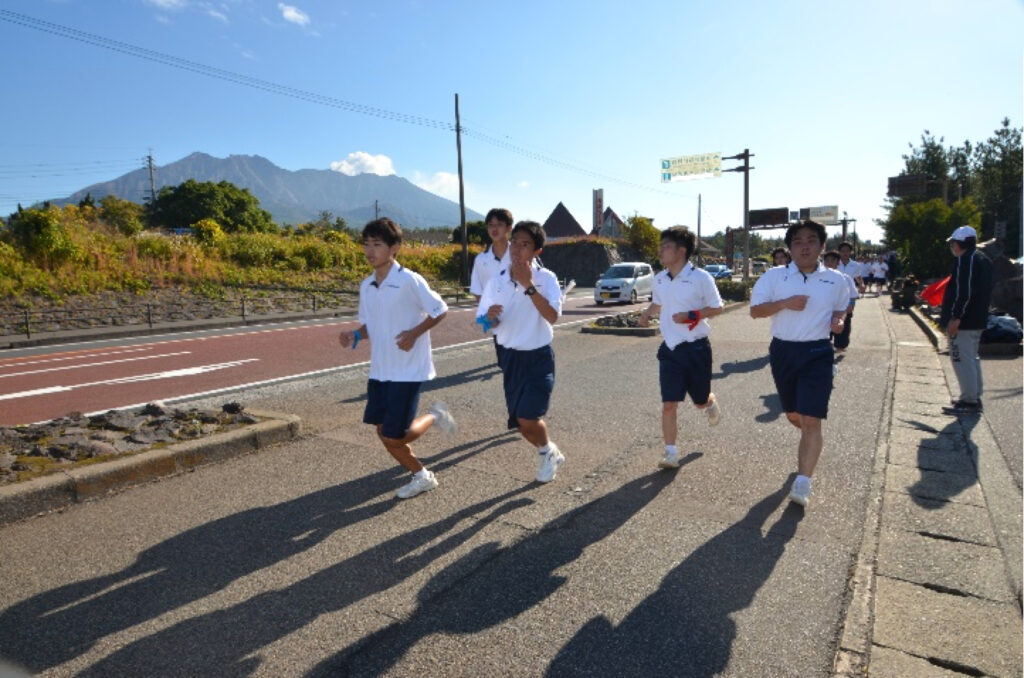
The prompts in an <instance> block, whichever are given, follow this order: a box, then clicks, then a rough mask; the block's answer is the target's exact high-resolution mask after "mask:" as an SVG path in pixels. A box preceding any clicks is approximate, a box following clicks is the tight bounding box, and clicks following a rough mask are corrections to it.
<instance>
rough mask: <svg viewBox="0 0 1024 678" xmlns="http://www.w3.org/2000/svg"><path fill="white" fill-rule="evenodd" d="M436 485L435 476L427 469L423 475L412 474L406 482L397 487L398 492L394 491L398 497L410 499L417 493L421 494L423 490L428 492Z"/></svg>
mask: <svg viewBox="0 0 1024 678" xmlns="http://www.w3.org/2000/svg"><path fill="white" fill-rule="evenodd" d="M435 487H437V478H435V477H434V474H433V473H431V472H430V471H427V475H425V476H413V477H412V480H410V481H409V482H408V483H407V484H405V485H403V486H402V487H400V488H398V492H395V496H396V497H398V498H399V499H411V498H412V497H415V496H416V495H417V494H423V493H424V492H430V491H431V490H432V489H434V488H435Z"/></svg>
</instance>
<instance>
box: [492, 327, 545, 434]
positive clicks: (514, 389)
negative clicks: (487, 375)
mask: <svg viewBox="0 0 1024 678" xmlns="http://www.w3.org/2000/svg"><path fill="white" fill-rule="evenodd" d="M498 357H499V358H500V360H501V363H500V364H501V371H502V373H503V375H504V377H505V407H506V408H508V427H509V428H519V421H518V420H519V419H530V420H537V419H540V418H541V417H543V416H544V415H545V414H547V411H548V405H549V404H550V403H551V392H552V391H553V390H554V389H555V352H554V351H552V350H551V346H550V345H548V346H541V347H540V348H535V349H533V350H532V351H518V350H516V349H513V348H505V347H504V346H502V347H501V349H500V351H499V353H498Z"/></svg>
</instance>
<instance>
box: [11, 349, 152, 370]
mask: <svg viewBox="0 0 1024 678" xmlns="http://www.w3.org/2000/svg"><path fill="white" fill-rule="evenodd" d="M145 350H146V349H145V348H128V349H124V350H122V351H101V352H99V353H92V352H90V351H82V352H81V353H75V355H66V356H63V357H60V358H56V357H54V358H46V359H45V360H22V359H21V358H9V359H7V360H0V368H4V367H22V366H24V365H41V364H46V363H59V362H66V361H68V360H82V359H85V358H100V357H102V356H107V355H119V354H121V353H138V352H139V351H145Z"/></svg>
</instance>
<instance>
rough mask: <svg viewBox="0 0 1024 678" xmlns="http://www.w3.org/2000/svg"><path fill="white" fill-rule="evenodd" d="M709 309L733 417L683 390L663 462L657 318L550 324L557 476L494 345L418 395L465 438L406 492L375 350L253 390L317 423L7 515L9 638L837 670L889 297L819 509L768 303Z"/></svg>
mask: <svg viewBox="0 0 1024 678" xmlns="http://www.w3.org/2000/svg"><path fill="white" fill-rule="evenodd" d="M712 324H713V327H714V334H713V335H712V345H713V350H714V357H715V362H714V369H715V381H714V384H713V388H714V391H715V392H716V393H717V394H718V396H719V398H720V403H721V405H722V407H723V410H724V415H725V416H724V419H723V421H722V423H721V425H720V426H719V427H717V428H714V429H711V428H709V427H708V425H707V423H706V421H705V420H704V417H703V415H702V414H700V413H698V412H696V411H695V410H694V409H693V408H692V407H690V406H688V405H684V406H683V407H682V408H681V412H680V430H681V433H682V435H681V440H680V446H681V450H682V451H683V452H684V454H685V461H686V463H685V464H684V465H683V467H682V468H680V469H678V470H677V471H673V472H665V471H657V470H656V468H655V465H656V462H657V460H658V458H659V456H660V453H661V440H660V437H661V436H660V403H659V402H658V400H659V398H658V384H657V364H656V360H655V357H654V356H655V351H656V349H657V346H658V343H659V341H660V340H659V339H657V338H633V337H628V338H625V337H612V336H598V335H584V334H580V333H578V332H577V331H576V330H574V329H569V330H565V331H559V332H557V333H556V339H555V342H554V348H555V353H556V364H557V384H556V390H555V395H554V399H553V403H552V409H551V411H550V413H549V417H548V422H549V425H550V430H551V435H552V438H553V440H555V441H556V442H557V443H558V444H559V445H560V447H561V448H562V450H563V452H565V454H566V457H567V461H566V465H565V466H564V467H563V469H562V471H561V472H560V473H559V476H558V478H557V479H556V480H555V481H554V482H553V483H551V484H548V485H543V486H541V485H538V484H536V483H534V482H532V479H533V476H534V473H535V468H536V453H535V452H534V450H533V449H532V448H530V447H529V446H528V445H527V444H526V443H524V442H523V441H522V440H521V439H519V438H518V437H517V436H515V435H512V434H510V433H507V432H506V431H505V429H504V423H505V414H504V411H503V406H502V396H501V391H500V381H501V378H500V374H499V373H498V371H497V369H496V368H495V367H494V365H493V355H494V354H493V349H492V348H491V346H490V345H489V344H487V343H480V344H475V345H470V346H465V347H463V348H459V349H455V350H451V351H447V352H444V353H440V354H438V355H437V356H436V357H435V362H436V364H437V368H438V372H439V378H438V379H437V380H435V381H434V382H432V383H431V384H430V385H429V386H428V388H427V390H426V392H425V393H424V396H423V398H422V402H423V403H424V405H425V404H427V403H429V402H431V401H432V400H433V399H441V400H444V401H446V402H447V403H448V405H449V406H450V408H451V410H452V412H453V413H454V415H455V417H456V419H457V420H458V422H459V424H460V430H459V433H458V434H457V436H456V438H455V439H454V440H453V441H448V440H446V439H444V438H443V437H442V436H441V435H440V434H439V433H436V432H430V433H428V434H427V435H426V436H425V437H424V438H423V439H422V440H421V441H419V442H418V443H417V444H416V449H417V451H418V453H419V454H420V455H421V456H422V457H423V458H424V459H425V460H426V462H427V463H428V465H429V466H430V467H431V468H432V469H433V470H434V471H435V472H436V474H437V477H438V479H439V480H440V483H441V485H440V487H439V488H438V489H437V490H436V491H434V492H432V493H430V494H427V495H424V496H422V497H418V498H416V499H414V500H410V501H407V502H398V501H397V500H395V499H393V493H394V490H395V489H396V488H397V487H398V486H399V485H400V484H402V483H403V482H404V477H403V474H402V473H400V472H399V470H398V469H397V468H396V467H395V465H394V463H393V462H392V461H391V460H390V458H389V457H387V455H386V454H385V452H384V451H383V449H381V446H380V444H379V442H377V441H376V439H375V437H374V435H373V434H372V432H371V430H369V427H367V426H365V425H363V424H361V423H360V420H361V415H362V408H363V404H364V397H365V395H364V394H365V371H364V370H362V369H352V370H348V371H343V372H338V373H335V374H330V375H323V376H320V377H316V378H310V379H304V380H301V381H293V382H288V383H283V384H277V385H273V386H266V387H261V388H254V389H251V390H249V391H247V392H245V393H243V394H236V395H234V396H232V397H233V399H238V400H241V401H242V402H244V403H246V404H247V405H249V406H251V407H259V408H264V409H278V410H284V411H290V412H294V413H297V414H300V415H301V416H302V417H303V421H304V425H305V427H306V428H305V431H306V435H305V437H304V438H303V439H302V440H300V441H298V442H296V443H292V444H289V445H286V446H282V447H278V448H274V449H271V450H267V451H264V452H261V453H259V454H256V455H252V456H249V457H244V458H238V459H235V460H232V461H229V462H226V463H223V464H219V465H215V466H211V467H206V468H203V469H201V470H200V471H198V472H195V473H190V474H186V475H182V476H177V477H174V478H170V479H167V480H165V481H161V482H158V483H152V484H148V485H145V486H140V487H136V488H134V489H131V490H128V491H125V492H122V493H119V494H117V495H114V496H111V497H109V498H107V499H104V500H103V501H98V502H92V503H86V504H81V505H76V506H74V507H72V508H70V509H68V510H66V511H64V512H62V513H60V514H52V515H47V516H42V517H38V518H35V519H32V520H29V521H25V522H22V523H19V524H15V525H11V526H8V527H6V528H3V530H2V532H0V562H3V563H4V577H3V579H2V583H0V655H3V656H5V657H6V658H8V659H13V660H15V661H17V662H19V663H22V664H24V665H26V666H28V667H29V668H30V669H32V670H33V671H36V672H40V673H41V675H53V676H58V675H59V676H64V675H87V676H88V675H95V676H114V675H138V676H143V675H145V676H162V675H166V676H172V675H173V676H181V675H195V676H205V675H209V676H225V675H239V676H240V675H261V676H294V675H300V676H301V675H346V676H375V675H389V676H405V675H409V676H412V675H415V676H481V675H503V676H504V675H509V676H537V675H553V676H568V675H580V676H583V675H587V676H609V675H616V676H619V675H643V676H668V675H671V676H710V675H715V674H724V675H735V676H752V675H757V676H796V675H798V676H824V675H828V674H829V672H830V670H831V664H832V660H833V657H834V654H835V649H836V644H837V639H838V634H839V631H840V623H841V620H842V618H843V612H844V607H845V605H846V602H847V596H848V591H847V582H848V578H849V574H850V568H851V565H852V563H853V562H854V561H855V557H856V553H857V550H858V548H859V546H860V543H861V532H862V528H863V525H864V516H865V508H866V497H867V493H868V487H869V480H870V475H871V469H872V459H873V456H874V453H875V449H876V446H877V443H878V440H877V439H878V436H879V428H880V418H881V413H882V408H883V401H884V399H885V398H886V397H887V394H889V393H890V389H891V384H890V383H889V379H890V358H891V355H892V346H891V342H890V339H889V335H888V333H887V332H885V331H884V329H879V328H884V327H885V326H886V321H885V318H884V313H883V311H882V308H881V304H874V305H872V304H871V303H870V302H867V303H862V304H861V305H860V306H858V310H857V318H856V320H855V324H854V330H853V342H852V348H851V349H850V351H849V352H848V353H847V354H846V355H845V356H844V358H843V360H842V362H841V363H840V365H839V373H838V376H837V381H836V390H835V392H834V393H833V396H832V407H831V411H830V416H829V419H828V421H827V423H826V424H825V438H826V444H825V452H824V454H823V457H822V461H821V463H820V464H819V469H818V472H817V473H816V475H815V486H814V497H813V501H812V505H811V507H810V509H809V510H808V511H807V512H806V513H805V512H804V511H802V510H800V509H798V508H796V507H794V506H791V505H789V504H788V503H787V502H786V501H785V491H786V487H787V484H788V482H789V481H790V479H791V477H792V473H793V471H794V468H795V457H796V454H795V450H796V442H797V431H796V430H795V429H794V428H792V427H791V426H790V425H789V424H788V423H787V422H786V421H785V417H784V416H782V413H781V411H780V408H779V403H778V400H777V398H776V396H775V394H774V388H773V385H772V381H771V377H770V374H769V370H768V366H767V357H766V354H767V344H768V336H769V335H768V321H766V320H759V321H755V320H752V319H750V318H749V316H748V315H747V313H746V310H745V308H744V309H741V310H738V311H734V312H730V313H726V314H724V315H722V316H720V317H718V318H715V319H714V320H713V323H712ZM210 402H213V403H215V402H217V401H216V400H211V401H210Z"/></svg>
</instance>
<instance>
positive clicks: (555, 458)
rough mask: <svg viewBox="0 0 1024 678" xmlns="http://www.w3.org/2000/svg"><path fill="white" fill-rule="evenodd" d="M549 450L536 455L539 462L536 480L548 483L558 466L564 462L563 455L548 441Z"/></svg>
mask: <svg viewBox="0 0 1024 678" xmlns="http://www.w3.org/2000/svg"><path fill="white" fill-rule="evenodd" d="M550 445H551V451H550V452H548V453H547V454H540V455H537V456H539V457H540V462H539V463H538V464H537V482H538V483H550V482H551V481H552V480H554V479H555V474H556V473H558V467H559V466H561V465H562V464H563V463H565V455H564V454H562V452H561V450H559V449H558V447H557V446H556V445H555V444H554V443H550Z"/></svg>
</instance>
